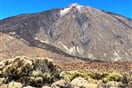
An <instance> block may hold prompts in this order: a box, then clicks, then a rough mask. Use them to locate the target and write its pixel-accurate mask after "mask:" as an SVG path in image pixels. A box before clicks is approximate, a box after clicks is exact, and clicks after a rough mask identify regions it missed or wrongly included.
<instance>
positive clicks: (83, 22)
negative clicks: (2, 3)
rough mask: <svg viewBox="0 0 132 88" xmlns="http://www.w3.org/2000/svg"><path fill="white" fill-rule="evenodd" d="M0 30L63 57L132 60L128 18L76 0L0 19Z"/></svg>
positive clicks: (131, 32) (130, 31)
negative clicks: (69, 3)
mask: <svg viewBox="0 0 132 88" xmlns="http://www.w3.org/2000/svg"><path fill="white" fill-rule="evenodd" d="M0 32H1V33H2V35H3V34H6V35H8V36H10V37H13V38H16V39H17V40H19V41H21V42H24V44H26V45H28V46H30V47H37V48H39V49H43V50H48V51H50V52H53V53H57V54H60V55H62V56H66V57H67V56H68V57H71V58H72V57H77V58H80V59H83V60H84V59H85V60H101V61H130V60H132V38H131V36H132V19H128V18H125V17H123V16H120V15H117V14H114V13H111V12H107V11H102V10H98V9H94V8H91V7H88V6H83V5H79V4H76V3H74V4H71V5H69V6H68V7H66V8H63V9H53V10H49V11H45V12H40V13H34V14H23V15H18V16H14V17H10V18H6V19H3V20H0ZM2 35H1V37H2ZM3 41H4V40H3ZM3 41H2V42H3ZM10 42H12V41H10ZM10 42H9V45H10ZM16 46H17V45H16ZM9 47H12V46H11V45H10V46H9ZM13 48H16V47H15V46H14V47H13ZM21 48H23V47H21ZM2 49H3V51H4V50H5V49H4V48H3V47H2ZM8 52H9V53H10V51H8ZM12 52H14V51H12ZM5 55H7V56H8V54H5ZM51 56H52V55H51Z"/></svg>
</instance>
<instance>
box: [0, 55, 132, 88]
mask: <svg viewBox="0 0 132 88" xmlns="http://www.w3.org/2000/svg"><path fill="white" fill-rule="evenodd" d="M75 79H76V80H80V79H81V80H83V82H85V84H86V85H91V84H94V85H96V86H98V88H102V87H103V86H104V88H105V87H106V86H115V87H121V88H126V87H127V86H131V85H132V72H130V73H120V72H117V71H107V72H97V71H79V70H71V71H61V70H60V69H59V67H58V66H57V65H55V64H54V63H53V61H52V60H51V59H49V58H45V59H44V58H36V59H30V58H27V57H16V58H13V59H7V60H3V61H1V62H0V88H23V87H25V86H33V87H42V86H45V85H48V86H51V87H50V88H61V87H57V85H60V86H62V85H63V86H64V88H75V86H77V85H72V84H75V83H74V82H75V81H76V80H75ZM80 85H81V84H80ZM7 86H8V87H7ZM9 86H11V87H9ZM13 86H19V87H13ZM52 86H54V87H52ZM65 86H67V87H65ZM92 86H93V85H92ZM99 86H100V87H99ZM80 88H81V87H80ZM84 88H87V87H84ZM95 88H96V87H95Z"/></svg>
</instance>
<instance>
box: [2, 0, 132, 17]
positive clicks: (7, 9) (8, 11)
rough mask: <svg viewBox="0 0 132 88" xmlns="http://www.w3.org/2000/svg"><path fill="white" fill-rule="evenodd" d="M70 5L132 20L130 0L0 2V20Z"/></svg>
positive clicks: (11, 0)
mask: <svg viewBox="0 0 132 88" xmlns="http://www.w3.org/2000/svg"><path fill="white" fill-rule="evenodd" d="M71 3H79V4H81V5H86V6H91V7H93V8H97V9H102V10H106V11H111V12H114V13H117V14H120V15H123V16H126V17H128V18H132V0H0V19H3V18H6V17H10V16H15V15H19V14H23V13H35V12H40V11H45V10H49V9H53V8H63V7H66V6H68V5H69V4H71Z"/></svg>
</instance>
